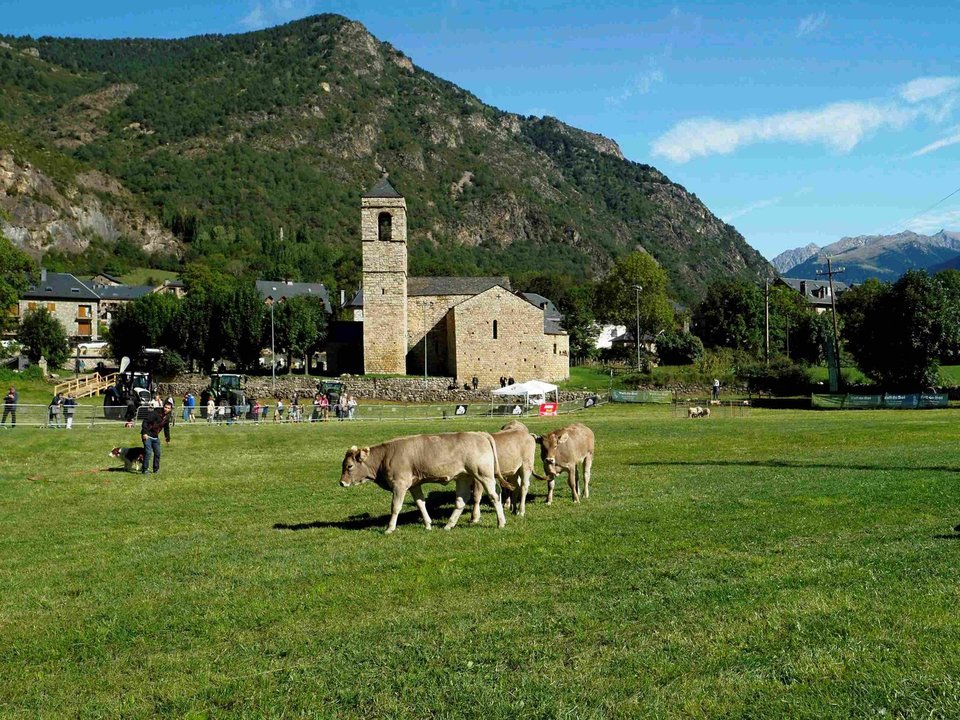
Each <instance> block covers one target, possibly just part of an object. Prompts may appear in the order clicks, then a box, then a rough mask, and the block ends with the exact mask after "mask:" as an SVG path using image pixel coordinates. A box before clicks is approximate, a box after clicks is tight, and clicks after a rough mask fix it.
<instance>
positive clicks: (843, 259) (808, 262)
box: [778, 229, 960, 283]
mask: <svg viewBox="0 0 960 720" xmlns="http://www.w3.org/2000/svg"><path fill="white" fill-rule="evenodd" d="M808 247H809V246H808ZM788 252H789V251H788ZM958 256H960V232H954V231H949V230H944V229H941V230H940V231H939V232H936V233H934V234H933V235H921V234H919V233H915V232H912V231H910V230H904V231H902V232H899V233H895V234H893V235H856V236H850V237H843V238H841V239H840V240H838V241H836V242H834V243H831V244H829V245H826V246H824V247H822V248H820V249H819V250H818V251H817V252H816V253H815V254H813V255H811V256H810V257H808V258H807V259H805V260H804V261H802V262H801V263H798V264H797V265H794V266H793V267H790V268H787V269H786V270H783V271H781V274H782V275H786V276H790V277H813V275H814V274H815V273H816V271H817V270H818V269H820V267H821V266H822V265H825V263H826V258H828V257H829V258H831V259H832V262H833V264H834V266H839V265H842V266H843V267H844V269H845V273H844V278H843V279H844V280H845V281H846V282H848V283H858V282H863V281H864V280H866V279H868V278H877V279H879V280H896V279H897V278H899V277H900V276H901V275H902V274H903V273H904V272H906V271H907V270H910V269H918V270H929V271H932V272H936V270H937V269H938V268H939V267H940V266H942V265H944V264H945V263H950V261H951V260H953V259H955V258H957V257H958ZM778 257H780V256H778Z"/></svg>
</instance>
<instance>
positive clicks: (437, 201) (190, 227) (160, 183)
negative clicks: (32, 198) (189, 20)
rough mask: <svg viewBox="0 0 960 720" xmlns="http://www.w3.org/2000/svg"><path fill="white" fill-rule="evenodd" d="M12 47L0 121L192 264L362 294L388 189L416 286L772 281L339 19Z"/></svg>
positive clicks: (749, 262) (611, 176)
mask: <svg viewBox="0 0 960 720" xmlns="http://www.w3.org/2000/svg"><path fill="white" fill-rule="evenodd" d="M3 39H4V41H5V42H6V43H7V44H8V45H10V47H9V48H7V49H0V69H6V70H7V71H8V72H7V74H6V76H5V77H4V76H3V74H2V73H0V84H2V83H5V85H2V87H3V89H4V90H5V91H6V94H7V95H8V97H10V98H11V100H12V102H10V103H8V104H7V106H6V107H5V108H0V121H2V122H3V123H5V124H8V125H10V126H11V127H13V128H14V129H15V130H16V131H17V132H20V133H22V134H23V135H24V136H25V137H27V138H29V141H30V142H31V143H34V144H36V145H37V146H38V147H41V148H44V149H45V151H46V150H49V151H51V152H53V151H56V152H59V153H61V154H62V155H63V156H64V157H65V158H66V159H68V160H69V161H70V162H72V163H75V164H78V165H80V166H81V167H82V168H83V169H84V170H85V171H92V170H96V171H98V172H100V173H102V174H103V175H105V176H107V177H110V178H112V179H113V180H115V181H116V182H117V183H118V184H119V185H120V186H122V187H124V188H126V189H127V190H128V191H129V193H130V197H131V198H132V199H133V201H134V203H135V204H137V205H138V206H139V208H140V210H141V211H142V213H143V216H144V222H147V221H149V220H150V219H154V220H156V221H157V222H159V224H160V225H161V226H162V227H163V228H165V229H166V230H167V231H169V232H170V233H171V234H172V235H173V236H174V237H175V239H176V241H177V243H178V247H180V248H181V249H182V257H183V259H184V260H185V261H191V260H196V259H202V260H203V261H204V262H208V263H212V264H215V265H219V266H220V267H222V268H223V269H225V270H227V271H230V272H234V273H244V272H258V273H268V274H269V273H274V274H277V273H280V274H287V275H292V276H294V277H300V278H303V279H310V280H325V281H327V282H328V284H330V285H332V286H334V287H336V286H337V285H338V284H341V285H342V284H346V285H349V284H350V283H351V282H355V281H356V279H357V277H358V263H359V241H358V238H357V227H356V218H355V215H356V206H357V197H359V194H360V193H362V192H363V191H364V190H366V189H367V188H368V187H369V186H370V185H372V183H373V182H374V181H375V180H376V178H377V177H379V175H380V174H381V173H382V172H383V171H384V170H387V171H389V172H390V176H391V181H392V182H393V183H394V184H395V185H396V186H397V188H398V189H399V190H400V191H401V192H402V193H403V194H404V195H405V196H406V197H407V200H408V204H409V206H410V212H409V218H410V233H409V236H410V242H411V248H410V249H411V252H410V257H411V271H412V272H416V273H417V274H423V275H428V274H451V273H459V274H486V273H490V272H498V271H500V270H502V269H504V268H510V269H511V271H512V272H514V273H522V272H538V271H545V270H547V271H554V272H560V273H566V274H569V275H572V276H574V277H578V276H585V277H589V276H595V275H597V274H598V273H601V272H603V271H604V270H605V269H606V268H608V267H609V266H610V265H611V264H612V262H613V261H614V260H615V259H616V258H617V257H620V256H622V255H623V254H625V253H627V252H631V251H633V250H636V249H644V250H646V251H647V252H649V253H651V254H652V255H653V256H654V257H655V258H656V259H657V260H658V262H660V263H661V265H663V267H664V268H665V269H666V270H667V273H668V276H669V278H670V285H671V290H672V292H673V294H674V295H675V296H677V297H678V298H680V299H682V300H685V301H695V300H696V299H697V298H698V297H699V296H701V295H702V293H703V291H704V289H705V287H706V285H707V284H708V283H709V282H710V281H711V280H715V279H719V278H721V277H729V276H731V275H733V276H738V277H743V278H756V277H759V276H760V275H761V274H762V273H763V271H764V269H765V268H766V267H767V265H766V261H765V260H764V259H763V258H762V257H761V256H760V255H759V253H757V252H756V251H755V250H754V249H753V248H751V247H750V246H749V245H748V244H747V242H746V241H745V240H744V239H743V237H742V236H741V235H740V234H739V233H738V232H737V231H736V230H735V229H734V228H733V227H732V226H729V225H727V224H725V223H723V222H722V221H721V220H719V219H718V218H717V217H716V216H715V215H714V214H713V213H712V212H710V210H709V209H708V208H706V206H704V205H703V203H701V202H700V200H699V199H698V198H697V197H696V196H695V195H693V194H691V193H689V192H687V191H686V189H684V188H683V187H682V186H680V185H678V184H676V183H673V182H672V181H670V180H669V178H667V177H666V176H665V175H664V174H663V173H661V172H660V171H659V170H657V169H656V168H653V167H651V166H649V165H644V164H641V163H635V162H632V161H629V160H627V159H625V158H624V157H623V154H622V152H621V151H620V148H619V146H618V145H617V144H616V142H615V141H613V140H611V139H609V138H604V137H602V136H600V135H597V134H596V133H591V132H589V131H587V130H580V129H578V128H574V127H572V126H569V125H566V124H564V123H562V122H561V121H559V120H556V119H554V118H549V117H546V118H538V117H525V116H521V115H517V114H514V113H509V112H505V111H503V110H500V109H498V108H494V107H492V106H489V105H485V104H484V103H482V102H481V101H480V100H479V99H477V98H476V97H475V96H474V95H472V94H471V93H469V92H468V91H466V90H463V89H462V88H458V87H457V86H456V85H454V84H452V83H450V82H448V81H446V80H443V79H442V78H439V77H437V76H436V75H433V74H432V73H430V72H429V71H427V70H424V69H422V68H420V67H418V66H416V65H415V64H414V63H413V62H412V60H411V59H410V58H409V57H407V56H406V55H405V54H403V53H402V52H401V51H399V50H397V49H395V48H393V47H392V46H391V45H389V44H388V43H382V42H380V41H378V40H377V39H376V38H374V37H373V36H372V35H370V34H369V33H368V32H367V31H366V29H365V28H364V27H363V26H362V25H361V24H360V23H358V22H355V21H352V20H349V19H347V18H344V17H342V16H336V15H319V16H312V17H310V18H306V19H304V20H300V21H295V22H293V23H288V24H286V25H282V26H278V27H275V28H269V29H267V30H262V31H256V32H253V33H243V34H238V35H208V36H196V37H193V38H185V39H182V40H140V39H125V40H72V39H63V38H39V39H36V40H34V39H32V38H10V37H4V38H3ZM27 50H30V51H32V52H29V53H27V52H26V51H27ZM55 181H58V182H59V180H55ZM10 202H11V199H10V197H9V196H8V197H6V198H4V197H0V203H8V204H9V203H10ZM281 226H283V227H286V228H287V237H288V238H289V241H288V242H287V243H285V244H284V245H283V246H280V245H279V243H278V242H277V240H276V236H277V234H278V229H279V227H281Z"/></svg>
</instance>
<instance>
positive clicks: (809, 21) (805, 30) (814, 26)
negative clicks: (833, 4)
mask: <svg viewBox="0 0 960 720" xmlns="http://www.w3.org/2000/svg"><path fill="white" fill-rule="evenodd" d="M826 22H827V13H826V12H823V11H821V12H818V13H814V14H812V15H807V16H806V17H805V18H802V19H801V20H800V24H799V25H797V37H798V38H800V37H805V36H807V35H812V34H813V33H815V32H816V31H817V30H819V29H820V28H822V27H823V26H824V24H825V23H826Z"/></svg>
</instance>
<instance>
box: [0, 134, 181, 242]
mask: <svg viewBox="0 0 960 720" xmlns="http://www.w3.org/2000/svg"><path fill="white" fill-rule="evenodd" d="M0 232H2V233H3V234H4V235H5V236H6V237H8V238H10V239H11V240H12V241H13V242H14V243H15V244H17V245H18V246H19V247H20V248H22V249H23V250H26V251H27V252H28V253H29V254H30V255H31V256H33V257H35V258H41V257H43V255H44V254H45V253H46V252H48V251H49V250H51V249H55V250H58V251H60V252H65V253H80V252H83V251H85V250H87V249H88V248H89V247H90V244H91V242H95V241H97V240H102V241H106V242H107V243H112V244H115V243H116V242H117V241H118V240H120V238H123V237H127V238H133V237H135V238H137V240H138V244H139V246H140V248H142V250H143V251H144V252H146V253H149V254H167V255H171V254H172V255H176V254H178V253H179V252H180V244H179V242H178V241H177V239H176V238H175V237H174V236H173V234H172V233H171V232H170V231H169V230H167V229H165V228H163V227H162V226H161V225H160V224H159V223H158V222H157V220H156V219H155V218H153V217H150V216H147V215H145V214H144V213H143V212H141V211H140V210H139V209H138V208H137V207H136V205H135V203H133V202H132V198H131V196H130V193H129V192H128V191H127V190H126V189H125V188H124V187H123V186H122V185H120V183H118V182H117V181H116V180H114V179H113V178H111V177H110V176H108V175H105V174H104V173H102V172H100V171H98V170H87V171H85V172H82V173H80V174H78V175H77V176H76V178H75V180H74V182H71V183H67V184H58V183H56V182H54V181H53V179H52V178H51V177H50V176H48V175H47V174H45V173H44V172H43V171H42V170H40V169H39V168H37V167H35V166H34V165H32V164H31V163H30V162H29V161H26V160H22V159H18V158H17V157H16V156H15V155H14V154H13V153H12V152H11V151H9V150H6V149H4V148H2V147H0Z"/></svg>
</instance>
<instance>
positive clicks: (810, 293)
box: [774, 277, 850, 314]
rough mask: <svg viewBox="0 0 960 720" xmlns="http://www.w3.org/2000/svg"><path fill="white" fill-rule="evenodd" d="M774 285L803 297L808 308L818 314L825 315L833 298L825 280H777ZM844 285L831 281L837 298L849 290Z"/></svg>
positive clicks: (828, 284)
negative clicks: (793, 291)
mask: <svg viewBox="0 0 960 720" xmlns="http://www.w3.org/2000/svg"><path fill="white" fill-rule="evenodd" d="M774 285H782V286H784V287H788V288H790V289H791V290H795V291H796V292H798V293H800V294H801V295H802V296H803V299H804V300H806V301H807V302H808V303H809V304H810V306H811V307H812V308H813V309H814V310H816V312H817V313H818V314H819V313H825V312H826V311H827V310H829V309H830V306H831V305H832V304H833V296H832V295H831V294H830V283H829V282H828V281H826V280H805V279H801V278H784V277H782V278H777V279H776V280H775V281H774ZM849 289H850V287H849V286H848V285H847V284H846V283H842V282H840V281H838V280H834V281H833V291H834V293H836V295H837V297H839V296H840V295H842V294H843V293H845V292H846V291H847V290H849Z"/></svg>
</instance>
